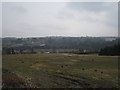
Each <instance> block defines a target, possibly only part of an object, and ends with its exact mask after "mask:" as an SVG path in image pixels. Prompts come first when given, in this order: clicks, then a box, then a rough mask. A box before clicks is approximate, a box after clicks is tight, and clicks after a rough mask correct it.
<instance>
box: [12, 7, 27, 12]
mask: <svg viewBox="0 0 120 90" xmlns="http://www.w3.org/2000/svg"><path fill="white" fill-rule="evenodd" d="M11 9H12V10H13V11H17V12H20V13H21V12H22V13H25V12H27V10H26V9H25V8H24V7H22V6H14V7H12V8H11Z"/></svg>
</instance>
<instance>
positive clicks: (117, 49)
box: [99, 44, 120, 56]
mask: <svg viewBox="0 0 120 90" xmlns="http://www.w3.org/2000/svg"><path fill="white" fill-rule="evenodd" d="M99 55H109V56H116V55H117V56H119V55H120V44H118V45H114V46H106V47H104V48H102V49H101V50H100V52H99Z"/></svg>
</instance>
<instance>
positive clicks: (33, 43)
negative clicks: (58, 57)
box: [2, 37, 118, 53]
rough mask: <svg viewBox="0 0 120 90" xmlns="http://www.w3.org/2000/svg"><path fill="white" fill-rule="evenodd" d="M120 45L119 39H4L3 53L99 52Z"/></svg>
mask: <svg viewBox="0 0 120 90" xmlns="http://www.w3.org/2000/svg"><path fill="white" fill-rule="evenodd" d="M117 43H118V38H117V37H37V38H9V37H7V38H2V46H3V47H2V48H3V52H6V50H8V49H9V50H10V49H11V48H12V49H13V50H15V51H16V52H20V51H24V52H37V53H38V52H75V51H79V52H99V51H100V49H101V48H103V47H105V46H112V45H114V44H117Z"/></svg>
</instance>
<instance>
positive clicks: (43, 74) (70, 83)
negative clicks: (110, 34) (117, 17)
mask: <svg viewBox="0 0 120 90" xmlns="http://www.w3.org/2000/svg"><path fill="white" fill-rule="evenodd" d="M2 58H3V59H2V60H3V61H2V65H3V71H4V69H5V70H6V72H9V73H10V72H11V73H12V74H15V75H12V74H11V77H12V76H17V78H19V79H21V81H22V82H24V83H22V84H25V83H27V84H25V85H22V87H23V86H24V87H38V88H89V87H92V88H112V87H118V57H117V56H98V55H75V54H18V55H3V57H2ZM6 72H4V73H3V74H4V75H3V76H4V78H3V87H7V84H6V82H10V83H11V82H12V83H14V85H13V86H12V85H11V86H10V85H8V87H18V85H16V86H15V83H16V82H17V80H16V79H15V80H14V78H12V80H8V79H6V78H7V77H9V76H8V74H7V75H5V74H6ZM23 80H24V81H23ZM14 81H16V82H14ZM18 82H20V80H18ZM17 84H18V83H17ZM20 87H21V86H20Z"/></svg>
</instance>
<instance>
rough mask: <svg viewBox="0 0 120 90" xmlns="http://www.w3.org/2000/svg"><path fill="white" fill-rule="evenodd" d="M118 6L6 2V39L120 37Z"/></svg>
mask: <svg viewBox="0 0 120 90" xmlns="http://www.w3.org/2000/svg"><path fill="white" fill-rule="evenodd" d="M117 5H118V3H117V2H114V3H113V2H101V3H100V2H39V3H35V2H26V3H25V2H16V3H14V2H11V3H8V2H4V3H2V31H3V32H2V35H3V37H10V36H12V37H33V36H34V37H41V36H74V37H79V36H86V35H87V36H118V25H117V23H118V11H117V10H118V6H117Z"/></svg>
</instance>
